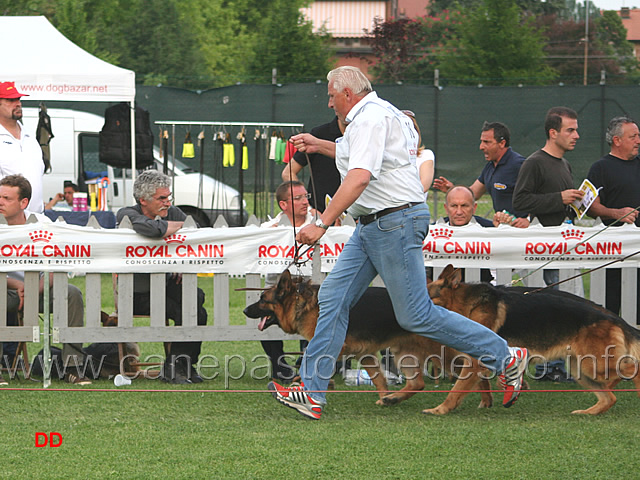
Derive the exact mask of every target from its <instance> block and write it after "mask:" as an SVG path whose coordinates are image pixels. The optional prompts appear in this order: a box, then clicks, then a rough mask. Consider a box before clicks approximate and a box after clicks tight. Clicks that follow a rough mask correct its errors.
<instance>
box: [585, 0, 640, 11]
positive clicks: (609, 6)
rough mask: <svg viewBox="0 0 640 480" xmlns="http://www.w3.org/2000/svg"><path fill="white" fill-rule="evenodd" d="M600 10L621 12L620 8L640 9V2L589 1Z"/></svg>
mask: <svg viewBox="0 0 640 480" xmlns="http://www.w3.org/2000/svg"><path fill="white" fill-rule="evenodd" d="M589 1H590V2H591V3H593V4H594V5H597V6H598V8H600V10H620V7H629V8H633V7H637V8H640V0H589Z"/></svg>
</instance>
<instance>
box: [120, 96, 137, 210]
mask: <svg viewBox="0 0 640 480" xmlns="http://www.w3.org/2000/svg"><path fill="white" fill-rule="evenodd" d="M130 103H131V122H130V123H131V195H130V197H131V198H130V199H129V201H128V202H125V205H134V204H135V202H134V201H133V183H134V182H135V181H136V102H135V99H134V100H131V102H130ZM125 177H126V175H125ZM123 180H124V181H123V182H122V185H123V186H124V185H126V184H127V182H126V180H127V179H126V178H124V179H123ZM123 198H125V199H126V198H127V189H126V187H125V189H124V194H123Z"/></svg>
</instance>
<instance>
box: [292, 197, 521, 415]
mask: <svg viewBox="0 0 640 480" xmlns="http://www.w3.org/2000/svg"><path fill="white" fill-rule="evenodd" d="M428 229H429V207H427V205H426V204H420V205H416V206H414V207H411V208H407V209H404V210H400V211H398V212H394V213H391V214H389V215H385V216H383V217H381V218H379V219H378V220H376V221H374V222H371V223H369V224H367V225H364V226H363V225H362V224H361V223H358V225H357V227H356V229H355V231H354V233H353V235H352V236H351V238H350V239H349V241H348V242H347V243H346V244H345V246H344V249H343V251H342V253H341V254H340V256H339V257H338V261H337V262H336V264H335V266H334V267H333V270H332V271H331V273H330V274H329V276H328V277H327V278H326V279H325V280H324V282H323V283H322V286H321V287H320V291H319V293H318V303H319V306H320V314H319V317H318V325H317V327H316V331H315V334H314V336H313V338H312V339H311V341H310V342H309V345H308V347H307V350H306V353H305V355H304V359H303V362H302V368H301V370H300V375H301V377H302V381H303V382H304V386H305V390H307V391H310V392H312V393H310V395H311V396H312V397H313V399H314V400H316V401H317V402H320V403H325V393H324V392H323V391H324V390H326V389H327V386H328V383H329V379H330V378H331V375H332V374H333V368H334V365H335V358H336V357H337V356H338V354H339V353H340V350H341V348H342V344H343V343H344V340H345V336H346V332H347V326H348V324H349V310H350V308H351V306H353V305H354V304H355V303H356V302H357V301H358V299H359V298H360V297H361V296H362V294H363V293H364V291H365V290H366V289H367V287H368V286H369V284H370V283H371V281H372V280H373V279H374V277H375V276H376V274H379V275H380V277H381V278H382V280H383V281H384V283H385V285H386V287H387V290H388V291H389V295H390V296H391V299H392V302H393V310H394V312H395V314H396V318H397V319H398V323H399V324H400V326H402V328H404V329H406V330H409V331H411V332H414V333H417V334H420V335H423V336H425V337H428V338H431V339H433V340H435V341H437V342H440V343H443V344H445V345H448V346H450V347H452V348H455V349H456V350H458V351H461V352H464V353H467V354H469V355H471V356H472V357H474V358H478V359H480V360H481V361H482V363H483V364H484V365H486V366H487V367H488V368H490V369H491V370H493V371H495V372H501V371H502V370H503V369H504V365H505V363H506V362H507V361H508V359H509V351H508V348H507V343H506V342H505V341H504V340H503V339H502V338H501V337H499V336H498V335H496V334H495V333H494V332H493V331H491V330H489V329H488V328H486V327H484V326H482V325H480V324H479V323H476V322H474V321H472V320H469V319H468V318H466V317H463V316H462V315H459V314H457V313H454V312H451V311H449V310H447V309H445V308H442V307H439V306H436V305H434V304H433V302H432V301H431V298H429V293H428V291H427V287H426V285H427V282H426V277H425V270H424V257H423V254H422V243H423V241H424V238H425V236H426V234H427V231H428Z"/></svg>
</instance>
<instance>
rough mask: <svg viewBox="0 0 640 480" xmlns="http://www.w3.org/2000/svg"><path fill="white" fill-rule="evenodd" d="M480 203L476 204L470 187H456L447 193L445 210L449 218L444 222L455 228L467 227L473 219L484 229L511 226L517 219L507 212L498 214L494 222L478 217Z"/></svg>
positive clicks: (494, 217)
mask: <svg viewBox="0 0 640 480" xmlns="http://www.w3.org/2000/svg"><path fill="white" fill-rule="evenodd" d="M477 208H478V203H477V202H476V200H475V198H474V196H473V191H472V190H471V189H470V188H469V187H465V186H463V185H455V186H454V187H452V188H450V189H449V190H448V191H447V195H446V196H445V199H444V209H445V211H446V212H447V215H448V217H445V219H444V221H445V222H447V223H449V225H453V226H454V227H461V226H464V225H467V224H468V223H469V222H470V221H471V219H472V218H473V219H474V220H475V221H476V222H477V223H479V224H480V225H482V226H483V227H497V226H498V225H500V224H501V223H506V224H507V225H511V224H512V223H513V221H514V220H515V218H514V217H513V215H510V214H509V213H506V212H496V213H495V215H494V216H493V220H489V219H487V218H484V217H480V216H478V215H476V214H475V213H476V209H477Z"/></svg>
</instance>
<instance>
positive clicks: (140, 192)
mask: <svg viewBox="0 0 640 480" xmlns="http://www.w3.org/2000/svg"><path fill="white" fill-rule="evenodd" d="M159 188H171V178H169V177H168V176H166V175H165V174H164V173H161V172H159V171H158V170H145V171H144V172H142V173H141V174H140V175H138V176H137V177H136V181H135V182H134V183H133V198H135V199H136V202H137V203H140V200H149V199H151V197H153V196H154V195H155V194H156V190H158V189H159Z"/></svg>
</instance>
